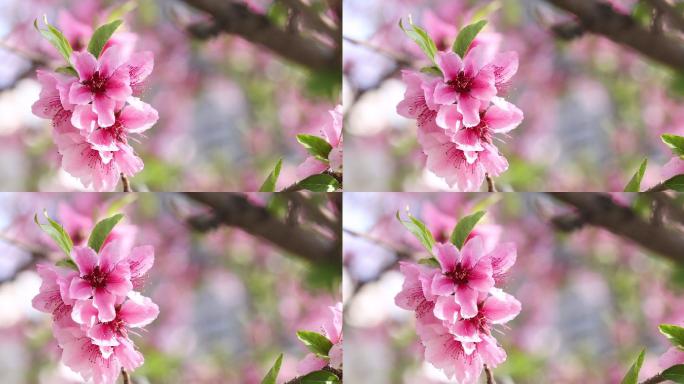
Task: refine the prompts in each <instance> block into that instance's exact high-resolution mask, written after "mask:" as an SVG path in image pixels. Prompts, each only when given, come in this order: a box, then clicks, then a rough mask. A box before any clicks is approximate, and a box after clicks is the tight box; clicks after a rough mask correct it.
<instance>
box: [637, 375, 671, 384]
mask: <svg viewBox="0 0 684 384" xmlns="http://www.w3.org/2000/svg"><path fill="white" fill-rule="evenodd" d="M665 381H667V379H666V378H665V377H663V374H662V373H659V374H657V375H655V376H653V377H651V378H649V379H646V380H644V381H642V382H641V384H657V383H663V382H665Z"/></svg>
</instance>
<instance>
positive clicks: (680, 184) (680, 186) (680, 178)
mask: <svg viewBox="0 0 684 384" xmlns="http://www.w3.org/2000/svg"><path fill="white" fill-rule="evenodd" d="M664 185H665V188H667V189H671V190H673V191H677V192H684V175H677V176H674V177H672V178H670V179H668V180H666V181H665V183H664Z"/></svg>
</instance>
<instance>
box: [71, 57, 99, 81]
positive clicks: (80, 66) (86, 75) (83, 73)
mask: <svg viewBox="0 0 684 384" xmlns="http://www.w3.org/2000/svg"><path fill="white" fill-rule="evenodd" d="M71 63H72V64H73V66H74V69H75V70H76V72H77V73H78V77H79V78H80V79H81V80H82V81H83V80H90V78H91V77H93V74H94V73H95V71H97V59H96V58H95V56H93V55H92V54H91V53H90V52H88V51H85V50H84V51H81V52H74V53H72V54H71Z"/></svg>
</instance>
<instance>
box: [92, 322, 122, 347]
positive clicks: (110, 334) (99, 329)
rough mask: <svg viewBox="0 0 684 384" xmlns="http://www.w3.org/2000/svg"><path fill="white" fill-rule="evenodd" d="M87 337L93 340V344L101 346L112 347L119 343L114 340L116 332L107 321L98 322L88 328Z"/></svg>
mask: <svg viewBox="0 0 684 384" xmlns="http://www.w3.org/2000/svg"><path fill="white" fill-rule="evenodd" d="M87 334H88V337H90V338H91V339H92V340H93V344H95V345H99V346H102V347H114V346H117V345H119V342H118V341H117V340H116V332H115V331H114V329H113V327H112V326H111V325H110V324H107V323H98V324H95V325H93V326H92V327H91V328H90V329H88V332H87Z"/></svg>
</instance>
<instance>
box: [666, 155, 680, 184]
mask: <svg viewBox="0 0 684 384" xmlns="http://www.w3.org/2000/svg"><path fill="white" fill-rule="evenodd" d="M662 174H663V177H664V178H665V180H668V179H671V178H673V177H675V176H677V175H681V174H684V160H683V159H682V158H681V157H679V156H675V157H673V158H671V159H670V161H668V162H667V163H666V164H665V165H664V166H663V170H662Z"/></svg>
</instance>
